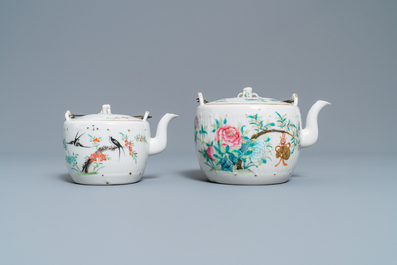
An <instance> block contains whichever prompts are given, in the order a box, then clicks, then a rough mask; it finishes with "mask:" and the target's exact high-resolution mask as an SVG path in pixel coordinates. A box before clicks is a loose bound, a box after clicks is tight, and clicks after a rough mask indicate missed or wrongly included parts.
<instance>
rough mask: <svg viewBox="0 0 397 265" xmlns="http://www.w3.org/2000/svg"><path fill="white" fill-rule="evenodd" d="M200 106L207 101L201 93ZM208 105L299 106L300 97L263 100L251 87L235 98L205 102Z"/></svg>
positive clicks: (294, 95)
mask: <svg viewBox="0 0 397 265" xmlns="http://www.w3.org/2000/svg"><path fill="white" fill-rule="evenodd" d="M199 101H200V104H203V103H204V102H205V100H204V99H203V98H202V94H201V93H199ZM205 104H206V105H229V104H230V105H233V104H235V105H241V104H244V105H250V104H261V105H291V104H292V105H294V106H296V105H297V104H298V96H297V95H296V94H293V95H292V98H291V99H290V100H284V101H281V100H276V99H274V98H263V97H260V96H258V94H256V93H252V88H251V87H246V88H244V89H243V92H241V93H239V94H238V95H237V97H235V98H223V99H218V100H215V101H211V102H205Z"/></svg>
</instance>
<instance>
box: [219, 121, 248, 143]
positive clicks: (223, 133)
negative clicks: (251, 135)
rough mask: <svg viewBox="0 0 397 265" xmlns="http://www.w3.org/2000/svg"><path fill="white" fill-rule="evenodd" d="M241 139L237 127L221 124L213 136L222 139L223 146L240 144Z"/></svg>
mask: <svg viewBox="0 0 397 265" xmlns="http://www.w3.org/2000/svg"><path fill="white" fill-rule="evenodd" d="M242 139H243V138H242V136H241V133H240V132H239V131H238V130H237V128H236V127H233V126H230V125H222V126H221V127H219V129H218V130H217V132H216V136H215V140H217V141H221V140H223V143H222V145H223V146H230V147H234V146H239V145H241V141H242Z"/></svg>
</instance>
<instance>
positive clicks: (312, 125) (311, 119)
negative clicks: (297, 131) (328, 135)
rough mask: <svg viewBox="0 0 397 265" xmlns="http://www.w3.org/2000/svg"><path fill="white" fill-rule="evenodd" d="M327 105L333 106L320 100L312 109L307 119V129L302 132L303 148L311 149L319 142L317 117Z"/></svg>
mask: <svg viewBox="0 0 397 265" xmlns="http://www.w3.org/2000/svg"><path fill="white" fill-rule="evenodd" d="M327 105H331V103H329V102H327V101H324V100H318V101H317V102H316V103H314V105H313V106H312V107H311V108H310V110H309V113H308V114H307V118H306V128H305V129H303V130H302V132H301V147H309V146H312V145H313V144H315V143H316V142H317V139H318V123H317V117H318V113H319V112H320V110H321V109H322V108H324V107H325V106H327Z"/></svg>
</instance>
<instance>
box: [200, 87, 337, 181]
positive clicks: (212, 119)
mask: <svg viewBox="0 0 397 265" xmlns="http://www.w3.org/2000/svg"><path fill="white" fill-rule="evenodd" d="M198 95H199V98H198V101H199V104H200V105H199V106H198V107H197V111H196V117H195V125H194V129H195V130H194V133H195V137H194V138H195V146H196V153H197V157H198V161H199V164H200V168H201V170H202V171H203V173H204V174H205V175H206V177H207V178H208V180H210V181H212V182H218V183H226V184H246V185H259V184H276V183H283V182H286V181H288V180H289V178H290V176H291V175H292V172H293V170H294V168H295V165H296V162H297V161H298V157H299V153H300V149H301V147H308V146H311V145H313V144H314V143H315V142H316V141H317V138H318V128H317V116H318V113H319V112H320V110H321V109H322V108H323V107H325V106H327V105H330V103H328V102H326V101H323V100H319V101H317V102H316V103H315V104H314V105H313V106H312V108H311V109H310V110H309V113H308V115H307V120H306V128H305V129H303V130H302V129H301V123H302V121H301V114H300V111H299V108H298V96H297V95H296V94H293V95H292V98H291V99H290V100H285V101H278V100H275V99H272V98H262V97H259V96H258V95H257V94H256V93H252V88H251V87H246V88H244V90H243V92H242V93H240V94H238V96H237V97H236V98H225V99H220V100H216V101H213V102H208V101H205V100H204V98H203V95H202V94H201V93H198Z"/></svg>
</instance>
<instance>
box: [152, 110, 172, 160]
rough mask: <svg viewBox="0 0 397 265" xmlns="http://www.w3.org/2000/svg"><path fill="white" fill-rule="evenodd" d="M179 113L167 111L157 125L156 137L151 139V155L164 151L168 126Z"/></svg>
mask: <svg viewBox="0 0 397 265" xmlns="http://www.w3.org/2000/svg"><path fill="white" fill-rule="evenodd" d="M176 117H178V115H175V114H171V113H167V114H165V115H164V116H163V117H162V118H161V120H160V122H159V124H158V125H157V131H156V137H154V138H151V139H150V145H149V155H157V154H159V153H161V152H163V151H164V149H165V147H166V146H167V128H168V124H169V123H170V121H172V120H173V119H175V118H176Z"/></svg>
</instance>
